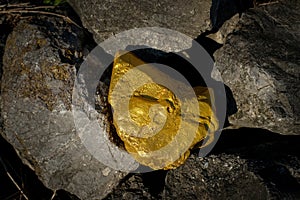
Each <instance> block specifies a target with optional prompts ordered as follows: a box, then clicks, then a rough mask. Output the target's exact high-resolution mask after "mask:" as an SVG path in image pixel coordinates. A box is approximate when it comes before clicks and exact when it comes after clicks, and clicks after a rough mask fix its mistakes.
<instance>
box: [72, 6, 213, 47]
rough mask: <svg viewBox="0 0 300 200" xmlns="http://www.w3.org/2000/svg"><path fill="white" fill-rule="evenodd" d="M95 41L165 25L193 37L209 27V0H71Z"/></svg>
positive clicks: (164, 26)
mask: <svg viewBox="0 0 300 200" xmlns="http://www.w3.org/2000/svg"><path fill="white" fill-rule="evenodd" d="M68 2H69V3H70V4H71V5H72V7H73V8H74V9H75V11H76V12H77V13H78V15H79V16H80V18H81V20H82V23H83V25H84V26H85V27H86V28H88V29H89V30H90V31H91V32H93V33H94V38H95V40H96V42H102V41H103V40H104V39H107V38H108V37H110V36H113V34H117V33H120V32H122V31H126V30H129V29H133V28H142V27H153V26H156V27H163V28H169V29H173V30H176V31H179V32H181V33H184V34H186V35H188V36H190V37H192V38H195V37H197V36H198V35H200V34H201V33H202V32H204V31H206V30H209V29H210V18H209V17H210V6H211V1H210V0H192V1H189V2H188V3H187V2H185V1H180V0H176V1H167V0H163V1H146V0H142V1H140V0H125V1H121V0H114V1H109V0H104V1H96V0H87V1H80V0H68Z"/></svg>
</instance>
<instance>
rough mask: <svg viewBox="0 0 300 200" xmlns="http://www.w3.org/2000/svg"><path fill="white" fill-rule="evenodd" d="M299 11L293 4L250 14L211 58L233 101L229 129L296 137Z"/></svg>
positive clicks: (270, 5) (298, 118)
mask: <svg viewBox="0 0 300 200" xmlns="http://www.w3.org/2000/svg"><path fill="white" fill-rule="evenodd" d="M299 9H300V2H299V1H297V0H291V1H279V2H273V3H265V4H262V5H261V6H258V7H256V8H254V9H250V10H249V11H247V12H246V13H244V14H243V15H242V17H241V19H240V21H239V22H238V24H237V26H236V27H235V29H234V30H233V31H232V32H231V33H230V34H229V35H228V36H227V39H226V42H225V44H224V46H223V47H222V48H221V49H219V50H218V51H217V52H216V53H215V55H214V56H215V60H216V67H217V69H219V71H220V72H221V74H222V78H223V80H224V82H225V84H227V85H228V86H229V87H230V88H231V90H232V91H233V94H234V97H235V99H236V102H237V107H238V112H237V113H236V114H235V115H233V116H232V117H231V118H230V122H231V123H232V124H233V125H235V126H239V127H258V128H265V129H268V130H271V131H274V132H278V133H282V134H299V129H300V103H299V98H300V84H299V83H300V81H299V80H300V66H299V65H300V46H299V44H300V37H299V36H300V35H299V34H300V33H299V29H300V21H299V20H298V19H299V17H300V13H299Z"/></svg>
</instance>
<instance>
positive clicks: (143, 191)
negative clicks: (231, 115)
mask: <svg viewBox="0 0 300 200" xmlns="http://www.w3.org/2000/svg"><path fill="white" fill-rule="evenodd" d="M299 142H300V138H299V136H286V135H279V134H276V133H272V132H269V131H266V130H262V129H251V128H241V129H237V130H226V131H224V132H223V133H222V135H221V137H220V139H219V141H218V143H217V145H216V147H215V149H214V150H213V151H212V152H211V154H210V155H209V156H207V157H205V158H200V157H198V155H197V153H196V152H194V153H193V154H192V155H191V156H190V158H188V160H187V161H186V163H185V164H184V165H182V166H180V167H179V168H177V169H175V170H170V171H168V172H165V171H156V172H151V173H146V174H130V175H128V176H127V177H126V178H124V179H123V180H122V182H121V183H120V184H119V185H118V187H116V188H115V189H114V190H113V192H112V193H110V194H109V195H108V196H107V197H106V198H105V199H188V200H190V199H191V200H194V199H299V198H300V192H299V191H300V171H299V169H300V168H299V167H300V153H299V151H298V146H297V144H299Z"/></svg>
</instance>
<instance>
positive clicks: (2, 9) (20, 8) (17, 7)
mask: <svg viewBox="0 0 300 200" xmlns="http://www.w3.org/2000/svg"><path fill="white" fill-rule="evenodd" d="M7 8H9V9H7ZM53 8H55V6H31V7H29V6H28V4H14V5H1V6H0V14H40V15H48V16H54V17H60V18H62V19H63V20H65V21H66V22H68V23H71V24H74V25H75V26H77V27H78V28H82V27H81V26H79V25H78V24H77V23H76V22H74V21H73V20H71V19H70V18H69V17H67V16H64V15H61V14H58V13H54V12H48V11H42V10H40V9H53Z"/></svg>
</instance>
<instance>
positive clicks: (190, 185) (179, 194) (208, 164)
mask: <svg viewBox="0 0 300 200" xmlns="http://www.w3.org/2000/svg"><path fill="white" fill-rule="evenodd" d="M253 191H255V192H253ZM268 196H269V195H268V193H267V190H266V187H265V186H264V185H263V184H262V182H261V181H260V180H259V179H258V178H257V177H256V176H255V175H254V174H253V173H252V172H250V171H248V170H246V162H245V160H244V159H240V158H239V157H238V156H233V155H225V154H223V155H219V156H215V155H212V156H209V157H206V158H199V157H196V156H191V157H190V158H189V159H188V160H187V162H186V163H185V165H183V166H182V167H180V168H178V170H173V171H170V172H169V173H168V174H167V177H166V186H165V190H164V195H163V199H174V198H175V199H227V198H229V197H230V198H232V199H251V198H253V199H266V198H268Z"/></svg>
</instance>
